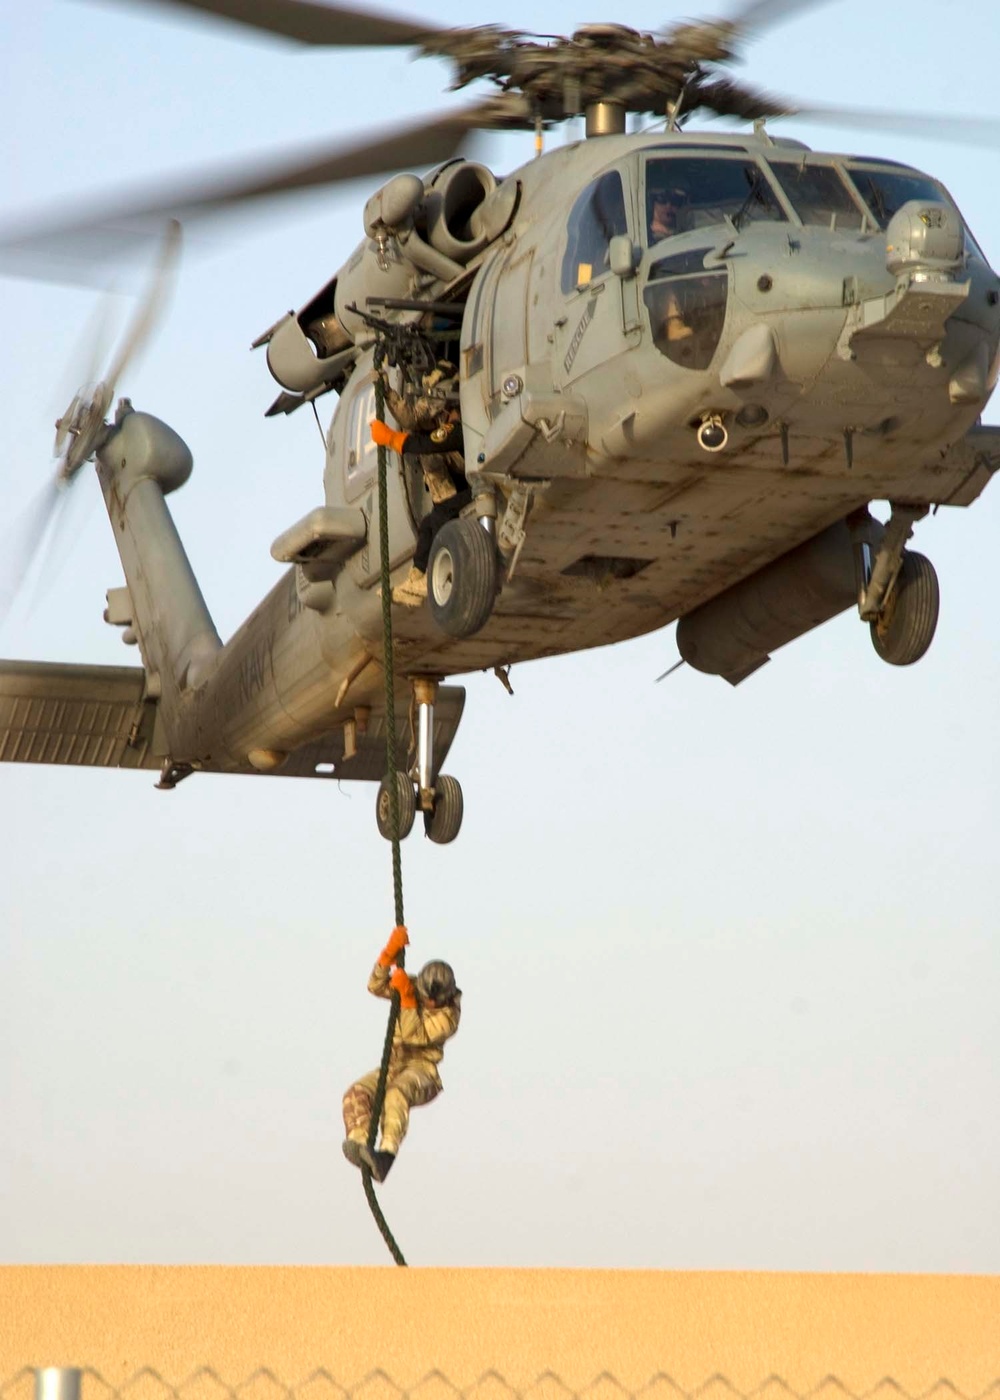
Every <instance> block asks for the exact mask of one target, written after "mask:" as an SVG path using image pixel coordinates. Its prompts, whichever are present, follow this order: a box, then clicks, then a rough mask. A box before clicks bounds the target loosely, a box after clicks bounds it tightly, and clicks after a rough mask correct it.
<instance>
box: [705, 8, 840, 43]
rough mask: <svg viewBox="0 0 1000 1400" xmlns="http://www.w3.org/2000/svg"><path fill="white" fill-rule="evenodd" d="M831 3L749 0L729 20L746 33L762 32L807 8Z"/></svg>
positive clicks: (802, 12)
mask: <svg viewBox="0 0 1000 1400" xmlns="http://www.w3.org/2000/svg"><path fill="white" fill-rule="evenodd" d="M829 3H830V0H748V3H747V4H745V5H741V6H740V8H739V9H738V10H737V11H736V13H735V14H731V15H730V16H729V17H728V22H729V23H730V24H732V25H735V27H736V28H737V29H738V30H740V32H741V33H743V34H745V35H748V36H749V35H753V34H760V33H763V31H764V30H765V29H770V28H771V27H772V25H775V24H784V23H785V22H786V20H790V19H794V18H795V17H796V16H797V15H800V14H804V13H805V12H806V11H807V10H818V9H819V7H820V6H821V5H828V4H829Z"/></svg>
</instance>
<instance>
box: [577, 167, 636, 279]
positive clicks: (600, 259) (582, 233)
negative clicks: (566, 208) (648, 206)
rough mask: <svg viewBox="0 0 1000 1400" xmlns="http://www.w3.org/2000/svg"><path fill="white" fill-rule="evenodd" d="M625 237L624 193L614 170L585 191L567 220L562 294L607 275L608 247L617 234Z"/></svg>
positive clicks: (626, 224)
mask: <svg viewBox="0 0 1000 1400" xmlns="http://www.w3.org/2000/svg"><path fill="white" fill-rule="evenodd" d="M627 233H628V218H627V217H626V214H625V191H624V189H623V188H622V177H621V176H620V175H619V173H618V171H617V170H609V171H607V173H606V174H604V175H602V176H601V177H600V178H599V179H597V180H595V181H594V183H593V184H592V185H590V186H588V188H587V189H585V190H584V192H583V194H582V195H581V196H580V198H579V199H578V200H577V201H576V203H575V204H574V206H573V211H572V213H571V214H570V216H569V241H568V243H567V245H566V256H565V257H564V258H563V265H562V278H561V285H562V289H563V291H564V292H571V291H573V290H574V288H576V287H584V286H586V285H587V284H588V283H589V282H596V281H597V279H598V278H599V277H603V276H604V275H605V273H606V272H607V271H608V247H609V245H610V243H611V240H612V238H614V237H615V236H616V235H617V234H627Z"/></svg>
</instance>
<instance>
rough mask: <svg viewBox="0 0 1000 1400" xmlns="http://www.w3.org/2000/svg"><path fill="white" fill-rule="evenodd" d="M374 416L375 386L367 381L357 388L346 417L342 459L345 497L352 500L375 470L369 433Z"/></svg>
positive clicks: (373, 445) (375, 452) (374, 457)
mask: <svg viewBox="0 0 1000 1400" xmlns="http://www.w3.org/2000/svg"><path fill="white" fill-rule="evenodd" d="M387 416H388V415H387ZM374 417H375V385H374V384H368V385H365V386H363V387H359V389H358V392H357V393H356V394H355V395H354V398H353V399H352V401H351V407H350V409H349V411H348V416H347V428H346V434H347V440H346V442H345V443H344V449H345V450H344V462H345V471H346V486H347V491H346V495H347V498H348V500H354V499H355V498H356V497H357V496H359V495H360V494H361V493H362V491H364V490H365V488H366V487H367V485H368V483H369V481H370V480H371V477H372V475H373V473H374V472H375V471H377V469H378V448H377V447H376V445H375V443H374V442H373V441H372V433H371V420H372V419H373V418H374Z"/></svg>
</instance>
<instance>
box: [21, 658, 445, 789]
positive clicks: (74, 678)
mask: <svg viewBox="0 0 1000 1400" xmlns="http://www.w3.org/2000/svg"><path fill="white" fill-rule="evenodd" d="M145 689H146V687H145V673H144V672H143V671H142V669H141V668H140V667H137V666H83V665H75V664H64V663H52V662H47V661H0V763H62V764H69V765H75V766H78V767H86V768H149V769H154V770H159V769H160V768H162V766H163V764H164V762H165V761H166V760H167V759H168V758H169V759H171V760H173V761H175V762H177V763H180V764H182V765H184V766H185V767H186V765H185V764H184V759H183V756H182V755H178V754H168V752H167V744H166V740H165V738H163V737H162V736H161V734H160V733H159V732H158V730H157V728H156V717H157V702H156V701H155V700H150V699H147V698H146V694H145ZM464 706H465V689H464V687H462V686H460V685H442V686H440V687H439V689H438V695H437V704H436V705H435V707H434V756H435V761H436V763H437V764H438V765H440V764H442V763H443V762H444V760H445V758H446V757H447V754H448V750H449V748H450V747H451V744H452V741H453V740H454V738H455V734H456V733H457V731H458V725H459V721H460V720H461V718H462V710H463V708H464ZM396 732H397V735H398V746H397V747H398V767H400V768H404V769H405V768H407V767H408V766H409V763H410V761H411V759H412V755H411V754H410V753H409V752H408V750H409V748H410V746H411V736H410V732H409V725H408V723H407V712H406V708H405V705H404V706H402V707H398V708H397V715H396ZM349 747H350V748H351V749H353V752H351V753H350V754H349V753H348V748H349ZM198 771H199V772H205V773H211V772H229V773H232V772H234V771H235V772H238V773H246V774H254V775H256V776H261V775H259V774H255V770H254V769H253V768H251V767H250V766H249V764H248V765H247V766H246V767H245V768H238V769H235V770H234V769H233V768H232V766H231V765H229V764H226V763H219V764H218V765H216V764H213V762H212V761H211V760H210V759H209V760H203V761H201V762H199V764H198ZM274 773H275V775H276V776H280V777H285V778H335V779H337V780H338V781H345V782H375V783H377V782H380V781H381V779H382V777H383V776H384V774H385V717H384V715H380V714H377V713H376V714H372V715H371V716H370V718H369V722H368V727H367V729H366V730H365V732H364V733H360V732H359V733H356V734H355V735H353V736H352V743H351V744H350V746H349V745H348V743H347V738H346V735H345V731H344V729H343V728H342V727H338V728H337V729H335V730H333V731H332V732H331V733H330V734H326V735H324V736H323V738H321V739H316V740H314V741H313V742H312V743H309V744H303V746H302V747H301V748H299V749H296V750H294V752H292V753H290V754H289V755H288V757H287V758H286V759H285V761H284V762H283V763H282V764H281V765H280V767H277V768H275V769H274Z"/></svg>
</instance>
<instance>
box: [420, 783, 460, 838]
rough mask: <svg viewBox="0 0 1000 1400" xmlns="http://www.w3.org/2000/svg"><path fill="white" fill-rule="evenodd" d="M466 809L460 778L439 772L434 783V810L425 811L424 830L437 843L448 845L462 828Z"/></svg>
mask: <svg viewBox="0 0 1000 1400" xmlns="http://www.w3.org/2000/svg"><path fill="white" fill-rule="evenodd" d="M464 811H465V804H464V802H463V800H462V788H461V786H460V784H459V781H458V779H457V778H450V777H449V776H448V774H447V773H439V774H438V776H437V781H436V782H435V784H434V810H433V812H425V813H424V831H425V832H426V834H427V835H428V836H429V837H430V839H431V840H432V841H433V842H434V843H435V844H436V845H438V846H447V844H448V842H449V841H454V839H455V837H456V836H457V835H458V833H459V830H460V829H461V826H462V815H463V813H464Z"/></svg>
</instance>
